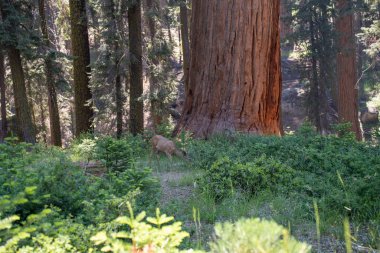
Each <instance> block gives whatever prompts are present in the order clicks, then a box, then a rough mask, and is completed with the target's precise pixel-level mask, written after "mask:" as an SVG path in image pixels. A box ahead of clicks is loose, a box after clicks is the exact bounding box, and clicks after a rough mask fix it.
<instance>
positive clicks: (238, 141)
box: [189, 127, 380, 220]
mask: <svg viewBox="0 0 380 253" xmlns="http://www.w3.org/2000/svg"><path fill="white" fill-rule="evenodd" d="M341 132H342V133H341V136H342V137H336V136H320V135H318V134H316V133H315V132H313V130H312V129H310V128H308V127H304V128H302V129H301V131H300V133H298V134H296V135H291V136H285V137H282V138H278V137H259V136H249V135H235V136H229V137H223V136H215V137H213V138H211V139H209V140H208V141H195V142H192V143H191V145H190V147H189V150H190V154H191V157H192V162H193V163H192V166H193V168H195V169H203V170H206V174H207V176H205V177H202V179H200V180H199V185H200V189H204V190H211V193H212V194H214V195H215V196H216V197H217V198H221V197H223V196H226V194H228V192H230V191H231V189H232V188H233V189H235V190H243V191H244V192H246V193H247V194H250V195H252V194H254V193H256V192H257V191H259V190H271V191H273V190H276V191H281V192H284V193H285V194H288V195H290V196H295V197H299V198H301V199H303V200H304V202H307V203H312V200H313V199H317V201H318V205H319V206H320V207H321V209H322V210H335V211H336V212H337V213H341V214H347V215H349V216H354V217H355V219H360V220H368V219H377V220H380V214H379V212H378V211H377V210H380V199H379V197H378V196H379V192H380V148H379V146H374V145H372V144H368V143H360V142H356V141H355V140H353V138H352V136H351V135H345V134H344V131H343V130H342V131H341ZM243 171H245V172H246V174H244V173H243ZM271 171H274V172H276V171H278V172H279V173H274V174H273V173H271ZM219 181H220V182H221V186H219V185H218V183H217V182H219ZM247 182H248V183H247ZM211 185H212V186H211ZM231 187H232V188H231Z"/></svg>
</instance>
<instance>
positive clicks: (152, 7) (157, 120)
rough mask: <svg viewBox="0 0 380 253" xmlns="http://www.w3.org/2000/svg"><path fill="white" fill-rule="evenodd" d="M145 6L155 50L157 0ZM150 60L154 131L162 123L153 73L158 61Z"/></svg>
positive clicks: (147, 0)
mask: <svg viewBox="0 0 380 253" xmlns="http://www.w3.org/2000/svg"><path fill="white" fill-rule="evenodd" d="M146 7H147V13H148V15H147V23H148V28H149V35H150V41H151V43H152V51H155V50H156V48H157V45H156V44H157V38H156V36H157V27H156V21H155V20H154V18H153V14H154V13H155V12H157V11H159V3H158V2H157V0H146ZM150 61H151V66H150V67H151V69H150V71H149V72H150V73H149V83H150V86H149V92H150V99H149V100H150V115H151V121H152V127H153V129H154V131H156V130H157V126H159V125H160V124H161V123H162V115H160V113H159V110H160V101H159V100H158V98H157V93H158V91H159V88H160V87H159V81H158V80H157V77H156V73H155V71H154V70H155V67H157V66H158V65H159V61H158V59H157V57H155V56H153V57H150Z"/></svg>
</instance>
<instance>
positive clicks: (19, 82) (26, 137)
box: [8, 46, 36, 143]
mask: <svg viewBox="0 0 380 253" xmlns="http://www.w3.org/2000/svg"><path fill="white" fill-rule="evenodd" d="M8 59H9V65H10V67H11V72H12V81H13V94H14V100H15V107H16V121H17V128H18V130H19V133H18V135H19V137H20V139H21V140H23V141H26V142H29V143H35V142H36V136H35V129H34V126H33V123H32V115H31V111H30V108H29V103H28V97H27V96H26V87H25V77H24V71H23V69H22V64H21V56H20V51H19V50H18V49H16V48H15V47H13V46H10V47H8Z"/></svg>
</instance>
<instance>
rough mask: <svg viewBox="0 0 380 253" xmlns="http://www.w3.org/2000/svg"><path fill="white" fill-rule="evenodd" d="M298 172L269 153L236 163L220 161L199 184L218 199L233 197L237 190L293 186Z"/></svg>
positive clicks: (254, 191)
mask: <svg viewBox="0 0 380 253" xmlns="http://www.w3.org/2000/svg"><path fill="white" fill-rule="evenodd" d="M294 174H295V172H294V170H292V169H291V168H289V167H287V166H286V165H282V164H281V163H279V162H278V161H276V160H274V159H273V158H267V157H266V156H265V155H263V156H261V157H259V158H258V159H257V160H255V161H253V162H250V163H245V164H241V163H234V162H233V161H231V160H230V159H229V158H221V159H219V160H217V161H216V162H215V163H214V164H213V165H212V166H211V168H210V169H209V170H207V172H206V174H205V175H204V176H202V178H200V179H199V185H201V186H203V187H204V189H203V190H205V191H207V192H208V193H211V194H212V196H214V197H215V198H216V199H222V198H224V197H227V196H229V195H230V194H231V193H232V192H233V191H234V189H238V190H240V191H242V192H244V193H248V194H255V193H257V192H259V191H261V190H265V189H270V190H276V189H277V185H279V184H280V185H283V186H286V185H289V184H290V182H291V180H292V177H293V176H294Z"/></svg>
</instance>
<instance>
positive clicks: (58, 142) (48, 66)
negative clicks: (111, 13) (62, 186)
mask: <svg viewBox="0 0 380 253" xmlns="http://www.w3.org/2000/svg"><path fill="white" fill-rule="evenodd" d="M45 8H46V7H45V0H39V14H40V22H41V31H42V34H43V38H44V42H45V47H46V52H47V55H46V56H45V57H46V58H45V74H46V87H47V90H48V108H49V122H50V142H51V144H52V145H54V146H58V147H61V146H62V138H61V124H60V122H59V111H58V102H57V93H56V91H55V78H54V70H53V68H54V61H53V59H52V57H51V55H50V50H52V49H53V45H52V43H51V42H50V39H49V32H48V27H47V21H46V15H45V12H46V10H45Z"/></svg>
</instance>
